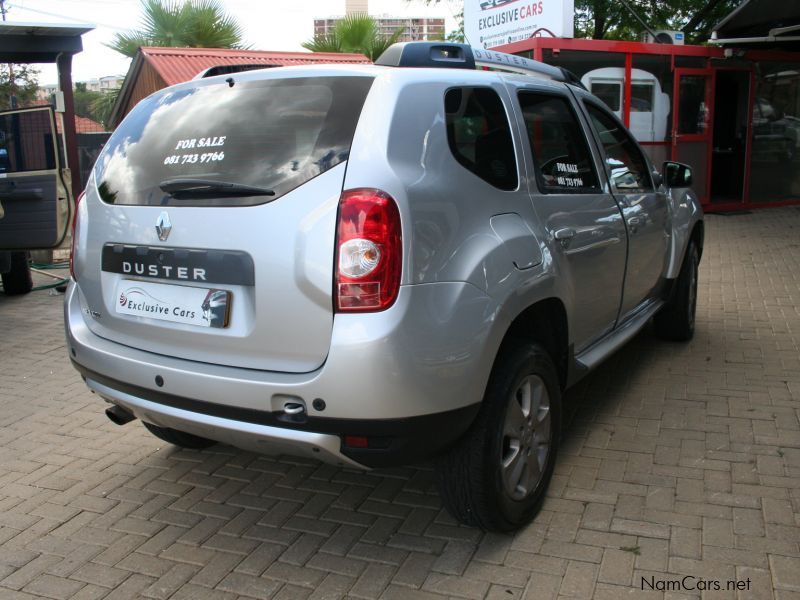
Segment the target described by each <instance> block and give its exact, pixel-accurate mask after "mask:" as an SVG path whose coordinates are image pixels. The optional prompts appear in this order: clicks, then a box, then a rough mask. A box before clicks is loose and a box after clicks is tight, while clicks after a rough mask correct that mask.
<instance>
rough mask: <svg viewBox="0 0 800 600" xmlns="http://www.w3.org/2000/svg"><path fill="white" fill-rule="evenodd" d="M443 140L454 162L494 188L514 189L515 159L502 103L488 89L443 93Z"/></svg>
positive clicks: (465, 89) (466, 89)
mask: <svg viewBox="0 0 800 600" xmlns="http://www.w3.org/2000/svg"><path fill="white" fill-rule="evenodd" d="M444 106H445V113H446V115H447V141H448V143H449V144H450V151H451V152H452V153H453V156H454V157H455V159H456V160H457V161H458V162H459V163H460V164H461V165H462V166H463V167H464V168H466V169H468V170H470V171H472V172H473V173H475V175H477V176H478V177H480V178H481V179H483V180H484V181H486V182H487V183H490V184H491V185H493V186H494V187H496V188H499V189H501V190H506V191H509V190H514V189H516V188H517V182H518V179H517V158H516V155H515V154H514V143H513V141H512V139H511V127H510V126H509V124H508V116H507V115H506V111H505V108H503V102H502V101H501V100H500V96H498V95H497V92H495V91H494V90H493V89H491V88H485V87H463V88H453V89H450V90H448V91H447V93H446V94H445V97H444Z"/></svg>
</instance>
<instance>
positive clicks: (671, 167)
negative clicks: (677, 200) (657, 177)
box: [663, 161, 692, 188]
mask: <svg viewBox="0 0 800 600" xmlns="http://www.w3.org/2000/svg"><path fill="white" fill-rule="evenodd" d="M663 171H664V180H665V181H666V183H667V187H669V188H685V187H690V186H691V185H692V168H691V167H690V166H689V165H684V164H682V163H677V162H671V161H667V162H665V163H664V169H663Z"/></svg>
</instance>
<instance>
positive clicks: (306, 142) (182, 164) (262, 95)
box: [95, 76, 373, 206]
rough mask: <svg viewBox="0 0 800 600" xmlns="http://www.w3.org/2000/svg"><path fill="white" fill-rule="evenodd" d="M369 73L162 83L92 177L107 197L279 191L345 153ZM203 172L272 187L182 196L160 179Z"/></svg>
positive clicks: (157, 199)
mask: <svg viewBox="0 0 800 600" xmlns="http://www.w3.org/2000/svg"><path fill="white" fill-rule="evenodd" d="M372 81H373V78H372V77H350V76H348V77H314V78H310V77H303V78H293V79H270V80H266V81H252V82H236V83H234V85H233V86H229V85H228V83H225V82H223V83H220V84H211V85H205V86H198V87H195V88H188V89H180V90H165V91H164V92H162V93H160V94H156V95H154V96H151V97H149V98H146V99H145V100H143V101H142V102H140V103H139V104H138V105H137V106H136V108H134V110H133V111H132V112H131V113H130V115H128V117H126V119H125V120H124V121H123V123H122V124H121V125H120V126H119V127H118V128H117V130H116V131H115V132H114V135H113V136H111V139H110V140H109V141H108V143H107V144H106V147H105V149H104V151H103V153H102V154H101V155H100V158H99V159H98V162H97V166H96V170H95V176H96V180H97V185H98V190H99V192H100V195H101V197H102V199H103V200H104V201H105V202H108V203H112V204H139V205H179V206H185V205H193V206H220V205H225V206H227V205H252V204H260V203H263V202H265V201H268V200H274V199H276V198H279V197H281V196H282V195H284V194H286V193H288V192H290V191H291V190H293V189H295V188H296V187H298V186H300V185H302V184H303V183H305V182H307V181H309V180H310V179H312V178H314V177H316V176H317V175H319V174H320V173H323V172H325V171H327V170H328V169H330V168H332V167H334V166H335V165H337V164H339V163H341V162H342V161H345V160H347V157H348V155H349V152H350V145H351V144H352V141H353V134H354V132H355V128H356V124H357V123H358V118H359V115H360V114H361V108H362V106H363V105H364V100H365V99H366V96H367V93H368V92H369V88H370V86H371V85H372ZM175 179H178V180H179V179H200V180H206V181H210V182H226V183H235V184H242V185H247V186H254V187H261V188H267V189H270V190H272V191H273V192H274V193H275V194H274V196H270V197H264V196H238V197H236V196H234V197H224V198H205V199H199V198H192V199H188V200H179V199H176V198H173V197H171V196H170V195H168V194H166V193H165V192H164V191H162V190H161V189H160V187H159V184H161V183H163V182H167V181H170V180H175Z"/></svg>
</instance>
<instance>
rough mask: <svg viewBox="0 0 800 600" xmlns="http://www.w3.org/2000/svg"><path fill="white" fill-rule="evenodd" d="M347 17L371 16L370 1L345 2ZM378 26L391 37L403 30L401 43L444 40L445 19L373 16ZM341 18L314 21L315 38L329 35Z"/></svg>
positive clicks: (382, 33) (351, 0) (346, 0)
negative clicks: (355, 15)
mask: <svg viewBox="0 0 800 600" xmlns="http://www.w3.org/2000/svg"><path fill="white" fill-rule="evenodd" d="M344 12H345V15H352V14H358V13H366V14H369V0H345V3H344ZM372 17H373V18H374V19H375V21H376V22H377V24H378V29H379V31H380V33H381V35H383V36H386V37H389V36H390V35H392V34H393V33H394V32H395V31H397V30H398V29H400V28H402V29H403V35H402V36H400V40H399V41H401V42H414V41H419V40H440V39H444V36H445V30H444V18H438V17H435V18H431V17H393V16H390V15H372ZM339 19H341V17H327V18H323V19H314V37H321V36H325V35H328V34H329V33H330V32H331V31H332V30H333V28H334V27H335V26H336V21H338V20H339Z"/></svg>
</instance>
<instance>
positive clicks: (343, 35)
mask: <svg viewBox="0 0 800 600" xmlns="http://www.w3.org/2000/svg"><path fill="white" fill-rule="evenodd" d="M401 35H403V29H402V28H401V29H396V30H395V32H394V33H393V34H392V35H390V36H383V35H381V33H380V31H379V30H378V24H377V22H376V21H375V19H373V18H372V17H370V16H369V15H366V14H351V15H347V16H345V17H343V18H342V19H339V20H338V21H337V22H336V25H335V26H334V28H333V31H332V32H331V33H329V34H328V35H325V36H319V37H315V38H314V39H313V40H309V41H307V42H304V43H303V48H305V49H306V50H311V51H312V52H355V53H359V54H364V55H365V56H367V58H369V59H370V60H372V61H374V60H375V59H376V58H378V57H379V56H380V55H381V54H383V51H384V50H386V49H387V48H388V47H389V46H391V45H392V44H394V43H395V42H397V41H398V40H399V39H400V36H401Z"/></svg>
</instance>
